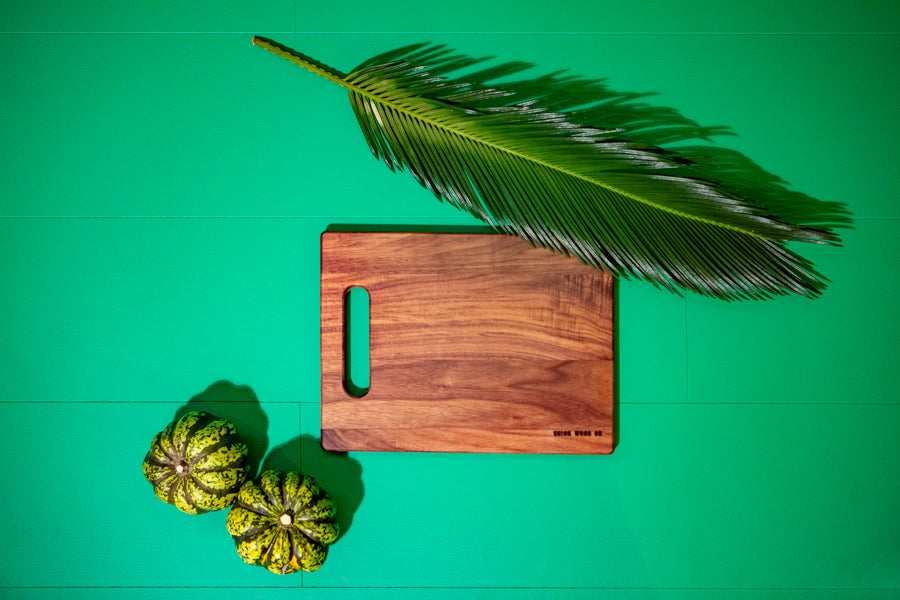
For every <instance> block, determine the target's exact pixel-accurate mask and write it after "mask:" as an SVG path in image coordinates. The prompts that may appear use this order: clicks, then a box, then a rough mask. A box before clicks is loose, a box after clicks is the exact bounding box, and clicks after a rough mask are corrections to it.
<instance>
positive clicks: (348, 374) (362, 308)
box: [344, 286, 370, 398]
mask: <svg viewBox="0 0 900 600" xmlns="http://www.w3.org/2000/svg"><path fill="white" fill-rule="evenodd" d="M369 302H370V298H369V291H368V290H367V289H366V288H364V287H360V286H355V287H351V288H348V289H347V291H345V292H344V389H345V390H346V391H347V393H348V394H350V395H351V396H353V397H354V398H361V397H362V396H365V395H366V394H367V393H368V391H369Z"/></svg>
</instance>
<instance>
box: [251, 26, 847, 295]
mask: <svg viewBox="0 0 900 600" xmlns="http://www.w3.org/2000/svg"><path fill="white" fill-rule="evenodd" d="M254 44H256V45H258V46H261V47H263V48H265V49H267V50H269V51H271V52H273V53H275V54H277V55H279V56H282V57H284V58H286V59H288V60H290V61H291V62H294V63H296V64H298V65H300V66H303V67H304V68H306V69H309V70H310V71H313V72H315V73H317V74H319V75H321V76H323V77H325V78H327V79H329V80H331V81H333V82H335V83H338V84H339V85H341V86H343V87H344V88H346V89H347V91H348V94H349V98H350V104H351V107H352V108H353V110H354V112H355V114H356V116H357V120H358V122H359V125H360V129H361V130H362V132H363V135H364V137H365V139H366V141H367V143H368V145H369V148H370V150H371V151H372V153H373V154H374V155H375V156H376V157H377V158H380V159H381V160H382V161H383V162H384V163H385V164H386V165H387V166H388V167H389V168H391V169H392V170H408V171H409V172H410V173H411V174H412V175H413V177H415V178H416V180H417V181H418V182H419V183H420V184H421V185H422V186H423V187H425V188H427V189H428V190H430V191H431V192H432V194H433V195H435V196H436V197H438V198H440V199H442V200H444V201H447V202H450V203H451V204H453V205H454V206H456V207H457V208H459V209H461V210H464V211H466V212H468V213H470V214H472V215H474V216H476V217H478V218H479V219H482V220H483V221H485V222H487V223H490V224H491V225H492V226H493V227H494V228H495V229H497V230H498V231H500V232H502V233H506V234H509V235H517V236H520V237H522V238H524V239H526V240H528V241H529V242H530V243H532V244H534V245H536V246H542V247H545V248H549V249H552V250H554V251H557V252H560V253H563V254H566V255H571V256H574V257H576V258H578V259H579V260H581V261H582V262H584V263H586V264H589V265H591V266H594V267H597V268H601V269H606V270H609V271H610V272H612V273H613V274H615V275H617V276H620V277H626V278H630V277H636V278H640V279H644V280H647V281H650V282H652V283H653V284H655V285H657V286H661V287H664V288H667V289H670V290H672V291H676V292H677V289H678V288H682V289H688V290H692V291H695V292H697V293H700V294H703V295H707V296H713V297H717V298H722V299H726V300H733V299H746V298H752V299H762V298H768V297H770V296H773V295H783V294H790V293H796V294H801V295H804V296H808V297H815V296H817V295H819V294H820V293H821V291H822V290H823V289H824V287H825V284H824V281H823V278H822V277H821V276H819V275H818V274H817V273H816V272H815V270H814V269H813V267H812V265H811V264H810V263H809V262H808V261H806V260H805V259H803V258H802V257H800V256H799V255H797V254H796V253H794V252H793V251H791V250H789V249H788V248H787V247H786V244H787V243H788V242H796V241H802V242H813V243H824V244H831V245H837V244H838V243H839V241H840V240H839V237H838V236H837V235H836V234H835V233H834V232H833V230H832V227H834V226H841V225H845V224H847V223H849V218H848V217H847V216H846V211H845V209H844V208H843V206H842V205H840V204H838V203H823V202H819V201H816V200H813V199H812V198H809V197H807V196H804V195H803V194H799V193H797V192H793V191H790V190H788V189H787V188H786V187H784V186H783V185H781V182H780V180H778V179H777V178H775V177H774V176H771V175H770V174H768V173H765V171H763V170H762V169H760V168H759V167H757V166H756V165H754V164H753V163H752V162H750V161H749V160H748V159H746V158H745V157H742V156H741V155H739V154H738V153H735V152H733V151H727V150H723V149H717V148H715V147H711V146H699V147H683V148H681V149H680V150H678V151H675V150H672V149H667V148H666V147H664V146H663V144H671V143H675V142H684V141H686V140H695V139H704V138H708V137H709V136H711V135H716V134H721V133H725V131H723V130H721V128H704V127H700V126H699V125H697V124H696V123H693V122H692V121H690V120H688V119H685V118H684V117H681V116H680V115H678V114H677V113H676V112H674V111H672V110H671V109H665V108H659V107H652V106H649V105H646V104H641V103H636V102H635V100H636V98H637V96H636V95H633V94H622V93H618V92H613V91H611V90H609V89H608V88H607V87H606V86H605V85H604V84H603V83H602V82H598V81H590V80H581V79H578V78H573V77H563V76H561V75H558V74H556V75H549V76H544V77H541V78H537V79H532V80H525V81H519V82H513V83H505V84H503V86H502V87H493V86H491V85H489V84H488V82H489V81H491V80H494V79H497V78H500V77H508V76H510V75H512V74H515V73H518V72H520V71H522V70H524V69H525V68H527V66H528V65H525V64H524V63H510V64H506V65H499V66H496V67H492V68H488V69H483V70H481V71H476V72H474V73H469V75H468V77H467V78H465V79H463V78H460V79H452V78H451V77H450V76H449V74H450V73H453V72H459V71H460V70H469V71H471V69H472V67H474V66H475V65H477V64H478V63H480V62H481V61H480V60H478V59H472V58H469V57H465V56H462V55H457V54H453V53H452V52H451V51H449V50H447V49H445V48H442V47H434V46H427V45H418V46H410V47H406V48H401V49H398V50H395V51H392V52H389V53H386V54H383V55H380V56H378V57H375V58H372V59H370V60H368V61H366V62H364V63H363V64H361V65H360V66H359V67H357V68H356V69H354V70H353V71H352V72H350V73H349V74H346V75H345V74H343V73H340V72H338V71H336V70H334V69H332V68H330V67H327V66H326V65H324V64H322V63H319V62H317V61H315V60H313V59H311V58H309V57H306V56H305V55H303V54H301V53H299V52H296V51H294V50H291V49H290V48H287V47H285V46H282V45H280V44H278V43H276V42H273V41H271V40H267V39H264V38H258V37H257V38H254Z"/></svg>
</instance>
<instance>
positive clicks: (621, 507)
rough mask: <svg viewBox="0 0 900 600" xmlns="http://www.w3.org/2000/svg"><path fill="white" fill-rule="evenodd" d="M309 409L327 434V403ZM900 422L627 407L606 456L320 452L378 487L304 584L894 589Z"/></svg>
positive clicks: (892, 417)
mask: <svg viewBox="0 0 900 600" xmlns="http://www.w3.org/2000/svg"><path fill="white" fill-rule="evenodd" d="M301 410H302V419H301V420H302V425H303V431H304V434H308V435H309V436H310V437H311V438H315V437H317V436H318V427H317V426H318V418H317V417H318V407H317V406H315V405H310V404H304V405H303V406H302V409H301ZM898 419H900V407H897V406H890V405H882V406H853V405H836V406H816V407H810V406H804V405H796V404H795V405H786V406H763V405H690V404H681V405H646V404H623V405H622V406H621V418H620V427H621V431H622V440H621V443H620V444H619V446H618V447H617V448H616V451H615V453H614V454H613V455H611V456H608V457H596V456H592V457H586V456H562V457H557V456H496V455H452V454H449V455H434V454H390V453H387V454H380V453H349V454H347V455H328V454H326V453H325V452H324V451H322V450H321V449H320V448H319V449H317V448H316V447H314V446H312V445H310V446H309V447H307V448H306V453H305V454H304V456H303V467H304V470H305V471H307V472H309V473H310V474H312V475H313V476H321V473H317V472H316V471H317V470H320V471H322V472H323V473H325V475H326V477H327V476H328V474H330V475H331V476H333V477H338V478H339V476H338V474H339V473H342V472H344V473H345V475H344V476H343V477H344V482H345V483H343V484H342V485H340V486H339V487H340V489H344V490H348V489H351V488H353V485H355V484H353V483H352V480H353V477H354V476H355V475H353V474H355V473H360V479H361V480H362V482H363V487H364V494H363V497H362V500H361V502H360V503H359V504H358V507H356V508H355V509H354V505H353V504H352V502H351V503H350V506H349V509H350V510H352V511H353V514H352V524H351V526H350V528H349V529H348V531H347V532H346V535H345V536H344V537H343V538H341V539H340V540H339V541H338V543H337V544H336V545H335V546H334V548H333V550H332V553H331V555H330V557H329V563H328V564H326V567H324V568H323V569H322V570H321V571H319V572H316V573H313V574H310V575H305V576H304V586H317V587H318V586H346V587H362V588H367V587H370V586H376V587H379V586H389V587H403V588H405V587H407V586H411V587H418V586H435V585H436V586H440V587H454V586H457V585H460V577H461V575H460V574H464V579H465V585H466V586H474V587H481V586H484V587H521V586H524V585H526V582H527V586H528V587H536V588H555V587H593V588H610V587H611V588H644V587H649V588H716V589H726V588H727V589H731V588H738V589H744V588H765V589H771V588H777V589H781V588H825V589H831V588H834V589H841V588H856V587H860V588H896V587H898V584H900V578H898V577H900V573H898V572H897V569H896V565H897V564H898V561H900V548H898V546H897V544H896V536H897V533H898V531H900V515H898V514H897V512H896V511H894V510H892V509H891V508H888V506H886V505H885V502H886V501H888V499H890V498H897V497H898V494H900V481H898V480H897V479H896V478H893V477H885V476H884V475H885V474H887V473H895V472H897V471H898V470H900V455H898V453H897V452H896V451H895V442H894V440H893V439H892V434H891V432H892V431H894V429H895V428H896V424H897V422H898ZM354 463H358V464H354ZM324 466H327V467H328V468H327V469H325V468H323V467H324ZM351 500H352V499H351ZM888 503H889V504H890V502H888ZM340 506H341V505H340V499H339V507H340Z"/></svg>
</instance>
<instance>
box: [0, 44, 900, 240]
mask: <svg viewBox="0 0 900 600" xmlns="http://www.w3.org/2000/svg"><path fill="white" fill-rule="evenodd" d="M278 37H279V39H280V40H281V41H283V42H284V43H287V44H292V45H294V46H296V47H297V48H298V49H301V50H303V51H304V52H306V53H308V54H310V55H312V56H316V57H317V58H319V59H320V60H323V61H325V62H327V63H330V64H332V65H333V66H335V67H336V68H339V69H345V70H349V69H351V68H352V67H353V66H354V65H356V64H358V63H359V62H360V61H362V60H364V59H366V58H368V57H370V56H371V55H374V54H376V53H378V52H381V51H384V50H387V49H390V48H394V47H397V46H400V45H402V44H407V43H412V42H417V41H423V36H422V35H366V36H349V37H347V36H335V35H283V36H278ZM425 39H426V40H427V39H431V40H432V41H435V42H442V43H447V44H449V45H451V46H454V47H456V48H457V49H459V50H460V51H462V52H466V53H468V54H471V55H474V56H491V55H495V56H497V57H498V59H501V60H526V61H532V62H534V63H536V64H537V65H538V67H539V68H536V69H535V71H534V72H535V74H538V73H547V72H549V71H552V70H557V69H570V70H571V72H572V73H574V74H579V75H583V76H586V77H598V78H602V77H606V78H609V83H610V85H611V86H612V87H614V88H616V89H620V90H628V91H637V92H655V93H658V96H655V97H654V98H652V99H651V100H652V101H653V102H654V103H659V104H661V105H667V106H673V107H674V108H676V109H677V110H679V111H680V112H681V113H683V114H684V115H686V116H688V117H690V118H693V119H695V120H697V121H699V122H701V123H703V124H705V125H724V126H729V127H731V128H732V129H733V130H734V132H735V133H737V134H738V136H737V137H727V138H722V139H721V143H722V144H723V145H726V146H729V147H733V148H736V149H738V150H740V151H742V152H744V153H746V154H747V156H749V157H750V158H751V159H753V160H756V161H757V162H759V163H760V164H761V165H762V166H763V167H765V168H767V169H770V170H771V171H772V172H773V173H775V174H776V175H778V176H780V177H782V178H784V179H786V180H787V181H789V182H791V183H792V184H793V185H794V186H796V188H797V189H798V190H800V191H802V192H805V193H807V194H810V195H812V196H815V197H818V198H820V199H822V200H829V201H852V203H853V211H854V214H855V215H856V216H857V217H900V208H898V205H897V203H892V202H886V201H885V198H888V197H890V190H891V189H893V188H892V186H893V185H894V179H893V175H892V172H893V171H892V168H893V166H892V163H891V162H890V161H891V160H892V158H891V157H892V156H893V153H892V146H891V145H890V144H891V140H892V139H894V138H895V136H896V134H897V133H898V132H897V130H896V128H897V125H896V122H895V120H894V119H893V115H894V102H893V100H894V98H896V97H897V95H898V93H900V76H898V75H897V71H896V69H894V68H893V62H892V57H893V55H894V50H895V41H896V36H890V35H870V36H848V35H806V36H790V35H777V36H772V35H740V36H722V35H615V36H601V35H583V36H574V35H573V36H534V37H533V38H529V39H528V42H527V44H526V43H523V40H524V39H525V38H523V37H521V36H502V35H484V36H467V35H449V34H445V35H434V36H428V38H425ZM63 57H64V58H63ZM861 65H865V68H861ZM0 72H2V73H3V75H4V80H5V81H6V82H7V85H6V86H4V87H3V88H2V90H0V115H2V118H3V120H4V129H5V135H4V136H2V137H0V152H2V153H3V155H4V156H5V157H6V158H7V159H6V160H4V161H3V162H2V163H0V181H2V182H3V185H4V188H5V190H7V192H8V193H7V194H5V195H4V197H3V199H2V200H0V214H3V215H54V216H56V215H75V216H83V215H164V216H171V215H213V216H218V215H231V216H235V215H254V216H324V217H340V218H342V219H348V218H349V219H355V220H357V222H359V220H363V221H365V220H367V219H372V218H378V217H384V216H385V215H396V216H406V217H424V218H430V217H440V218H448V219H456V218H460V217H459V216H457V215H456V212H457V211H456V210H455V209H453V208H452V207H450V206H447V205H441V204H440V203H438V202H436V201H435V199H434V198H432V197H431V195H430V194H429V193H428V192H426V191H425V190H423V189H421V188H420V187H419V186H418V184H416V183H415V182H414V181H413V179H412V178H411V177H409V176H407V175H406V174H392V173H390V172H389V171H388V170H387V169H386V168H384V166H383V165H381V164H379V162H378V161H376V160H373V159H372V157H371V156H370V154H369V152H368V150H367V148H366V146H365V143H364V141H363V138H362V135H361V133H360V132H359V131H358V126H357V124H356V119H355V117H354V116H353V114H352V111H351V110H350V109H349V105H348V103H347V101H346V97H345V94H344V93H343V91H342V90H341V89H340V88H339V87H338V86H336V85H334V84H332V83H330V82H327V81H324V80H322V79H320V78H318V77H316V76H315V75H313V74H311V73H308V72H306V71H304V70H302V69H300V68H298V67H296V66H295V65H292V64H290V63H288V62H287V61H284V60H281V59H279V58H278V57H275V56H272V55H270V54H269V53H267V52H265V51H263V50H261V49H260V48H256V47H253V46H252V45H251V44H250V42H249V35H237V34H235V35H217V36H209V35H177V36H173V35H168V36H162V35H92V36H84V35H54V36H47V35H15V36H9V35H8V36H0ZM844 123H850V124H848V125H846V126H843V124H844ZM615 126H616V124H610V127H615ZM875 132H882V133H881V134H878V135H875ZM837 165H840V168H838V167H837ZM467 219H468V220H469V221H474V219H471V218H467Z"/></svg>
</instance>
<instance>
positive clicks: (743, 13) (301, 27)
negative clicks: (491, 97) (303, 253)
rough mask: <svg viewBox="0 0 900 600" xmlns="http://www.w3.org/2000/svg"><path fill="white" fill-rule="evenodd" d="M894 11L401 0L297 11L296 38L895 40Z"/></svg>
mask: <svg viewBox="0 0 900 600" xmlns="http://www.w3.org/2000/svg"><path fill="white" fill-rule="evenodd" d="M897 29H898V14H897V9H896V7H894V6H893V5H891V4H890V3H880V2H875V1H872V0H869V1H866V2H862V3H860V4H858V5H854V6H853V7H852V8H851V7H850V6H848V5H847V4H846V3H843V2H834V1H831V2H816V3H807V2H797V3H786V2H778V1H777V0H763V1H754V2H742V3H734V4H728V5H724V6H723V5H722V3H720V2H715V1H714V0H697V1H695V2H691V3H690V4H681V3H672V2H664V1H663V0H650V1H646V2H642V3H641V6H640V9H636V8H635V6H634V5H632V4H631V3H629V2H616V1H614V0H591V1H574V2H565V3H563V4H561V5H555V6H551V5H547V4H546V3H542V2H535V1H533V0H532V1H530V2H521V1H516V0H494V1H493V2H474V1H472V0H466V1H464V2H460V3H455V4H454V5H453V6H452V7H449V8H444V7H441V8H435V9H430V8H429V7H427V6H421V5H410V4H409V3H408V2H403V1H402V0H385V1H383V2H379V3H378V6H377V9H375V10H355V11H354V10H346V11H336V10H335V11H322V10H315V9H313V8H306V7H305V6H304V5H303V4H298V11H297V30H298V31H308V32H316V31H335V32H346V31H353V32H370V31H386V32H417V31H441V32H443V31H450V32H455V31H465V32H471V31H478V32H511V33H525V32H554V33H567V32H578V33H583V32H629V33H630V32H644V31H650V32H660V33H662V32H665V33H669V32H673V31H674V32H703V33H720V32H738V33H746V32H789V33H790V32H803V33H807V32H835V31H838V32H885V31H887V32H894V31H897Z"/></svg>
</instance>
